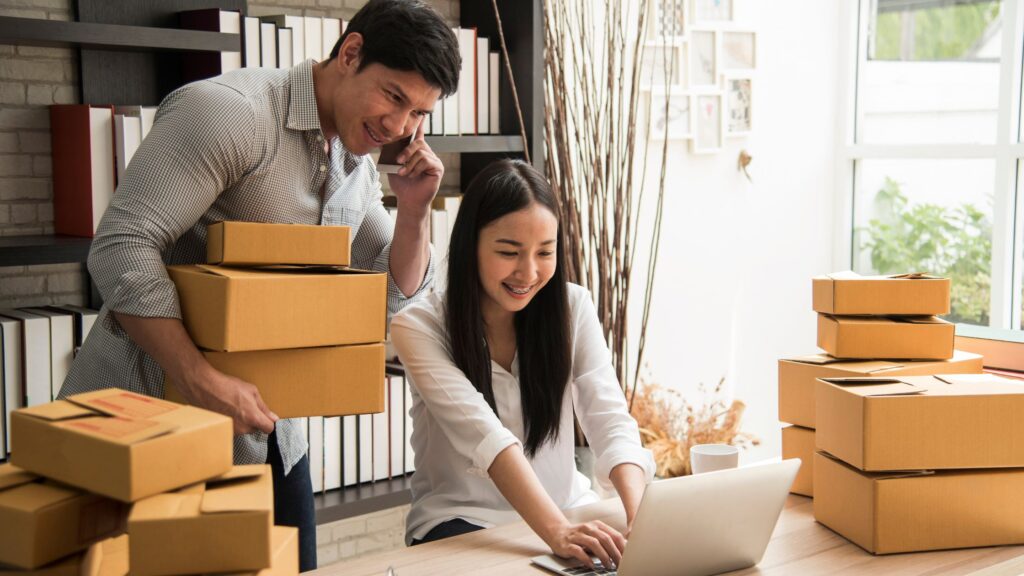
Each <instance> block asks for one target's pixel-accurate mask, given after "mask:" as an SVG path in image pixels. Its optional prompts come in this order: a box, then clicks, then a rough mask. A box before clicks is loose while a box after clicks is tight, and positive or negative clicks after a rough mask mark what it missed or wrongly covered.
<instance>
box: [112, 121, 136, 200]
mask: <svg viewBox="0 0 1024 576" xmlns="http://www.w3.org/2000/svg"><path fill="white" fill-rule="evenodd" d="M141 142H142V119H141V118H137V117H135V116H126V115H124V114H115V115H114V159H115V161H116V162H117V183H118V184H120V183H121V182H123V181H124V171H125V170H127V169H128V163H129V162H131V160H132V156H133V155H135V151H136V150H138V149H139V144H140V143H141Z"/></svg>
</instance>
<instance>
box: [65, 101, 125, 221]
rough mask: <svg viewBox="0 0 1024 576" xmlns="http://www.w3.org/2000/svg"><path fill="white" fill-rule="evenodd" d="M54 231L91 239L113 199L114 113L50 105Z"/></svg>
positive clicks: (81, 106)
mask: <svg viewBox="0 0 1024 576" xmlns="http://www.w3.org/2000/svg"><path fill="white" fill-rule="evenodd" d="M50 141H51V148H52V160H53V228H54V232H55V233H57V234H67V235H70V236H84V237H88V238H91V237H92V236H94V235H95V233H96V228H97V227H98V226H99V223H100V218H102V217H103V213H104V212H106V210H107V206H109V205H110V199H111V198H113V196H114V182H115V178H116V176H115V167H114V108H113V107H112V106H90V105H88V104H55V105H53V106H50Z"/></svg>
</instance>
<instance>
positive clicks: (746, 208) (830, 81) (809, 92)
mask: <svg viewBox="0 0 1024 576" xmlns="http://www.w3.org/2000/svg"><path fill="white" fill-rule="evenodd" d="M735 16H736V24H737V25H738V26H749V27H751V28H753V29H754V30H756V31H757V72H756V77H755V84H754V95H753V103H754V104H753V105H754V108H753V122H754V128H753V134H752V135H751V136H749V137H747V138H746V139H733V140H726V142H725V147H724V148H723V150H722V151H721V152H719V153H717V154H714V155H708V156H697V155H693V154H691V153H690V152H689V148H688V143H687V142H672V143H670V148H669V171H668V180H667V181H668V186H667V189H668V193H667V197H666V201H665V216H664V224H663V236H662V245H661V253H660V259H659V266H658V269H657V272H656V282H655V301H654V304H653V306H652V309H653V311H654V313H653V319H652V321H651V325H650V328H649V330H650V332H649V336H648V350H647V352H646V354H645V357H646V359H647V361H648V362H649V364H650V371H651V373H652V374H653V377H654V378H653V379H654V380H655V381H657V382H658V383H661V384H663V385H666V386H671V387H674V388H676V389H678V390H680V391H682V392H683V394H684V396H685V397H686V398H687V400H688V401H689V402H690V403H696V404H699V403H701V402H702V398H701V397H700V396H699V394H698V391H697V390H698V383H700V382H703V383H705V384H706V385H707V386H708V388H709V389H713V388H714V385H715V384H716V383H717V382H718V380H719V378H720V377H721V376H723V375H724V376H726V378H727V390H726V393H727V394H728V395H729V396H728V397H729V398H731V397H732V395H733V394H734V395H735V397H736V398H739V399H741V400H743V401H744V402H745V403H746V404H747V412H746V415H745V417H744V429H745V430H746V431H749V432H752V433H754V434H756V435H757V436H758V437H760V439H761V446H760V447H758V448H756V449H754V450H752V451H749V452H747V453H745V454H744V455H743V460H744V461H747V462H749V461H753V460H759V459H763V458H769V457H774V456H778V455H779V454H780V453H781V437H780V434H779V424H778V418H777V396H778V395H777V369H776V360H777V359H778V358H780V357H785V356H793V355H802V354H809V353H813V352H816V351H817V348H816V347H815V333H816V326H815V316H814V313H813V312H812V311H811V291H810V288H811V277H812V276H814V275H816V274H821V273H825V272H828V271H830V270H831V269H832V267H833V264H832V228H833V225H832V222H833V205H834V200H833V198H834V196H835V194H834V188H835V170H836V167H835V150H836V145H837V142H838V141H837V136H836V132H837V129H838V126H837V122H836V117H837V114H840V113H841V111H840V107H839V102H840V98H839V90H840V78H839V73H838V66H839V64H840V54H839V50H840V45H839V40H838V38H839V37H840V36H841V34H840V30H841V28H840V26H841V25H842V24H841V23H840V10H839V3H838V2H821V1H820V0H778V1H774V2H763V1H757V0H736V9H735ZM743 149H745V150H747V151H748V152H749V153H750V154H751V155H752V156H753V159H754V160H753V163H752V164H751V166H750V168H749V170H750V174H751V177H752V178H753V183H750V182H748V181H747V180H746V178H745V177H744V176H743V175H742V174H741V173H739V172H738V171H737V169H736V161H737V157H738V155H739V152H740V150H743ZM652 156H655V154H652ZM651 163H652V164H654V163H655V159H654V158H652V159H651ZM652 174H653V175H654V176H655V178H654V180H656V175H657V172H656V171H654V172H652ZM651 180H652V178H651V176H649V177H648V181H649V182H650V181H651ZM650 193H653V192H650ZM643 236H644V235H643V234H641V238H643ZM645 258H646V256H642V257H640V258H638V259H637V262H638V263H639V262H644V260H645ZM639 280H640V281H639V282H638V283H637V284H635V286H636V287H637V288H635V289H636V290H637V291H638V292H637V293H635V297H634V304H637V305H636V306H634V307H633V309H632V310H631V318H632V320H633V321H634V322H635V323H636V322H639V319H640V312H641V309H640V307H639V305H638V304H639V300H640V297H639V290H640V286H641V283H642V278H641V279H639ZM637 328H638V326H637V327H634V328H631V334H632V335H633V336H634V337H635V336H636V334H637Z"/></svg>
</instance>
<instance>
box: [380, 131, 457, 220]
mask: <svg viewBox="0 0 1024 576" xmlns="http://www.w3.org/2000/svg"><path fill="white" fill-rule="evenodd" d="M422 124H423V119H421V120H420V123H419V124H417V126H416V128H415V133H416V137H415V138H414V139H413V141H412V142H411V143H410V144H409V145H408V146H406V148H405V150H403V151H402V152H401V153H400V154H399V155H398V158H397V160H398V163H399V164H402V165H403V166H402V168H401V169H400V170H399V171H398V174H388V183H389V184H390V185H391V190H392V191H394V193H395V196H396V197H397V198H398V205H399V207H400V208H401V206H403V205H409V206H414V207H418V208H421V209H425V208H427V207H429V205H430V202H431V200H433V199H434V196H435V195H436V194H437V190H438V188H440V187H441V177H442V176H444V164H442V163H441V159H440V158H438V157H437V155H436V154H434V151H433V150H431V149H430V146H429V145H428V144H427V140H426V136H424V134H423V130H422V127H421V125H422Z"/></svg>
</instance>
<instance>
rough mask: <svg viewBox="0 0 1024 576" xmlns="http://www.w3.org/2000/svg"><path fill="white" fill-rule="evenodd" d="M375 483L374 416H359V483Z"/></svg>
mask: <svg viewBox="0 0 1024 576" xmlns="http://www.w3.org/2000/svg"><path fill="white" fill-rule="evenodd" d="M364 482H373V415H372V414H360V415H359V483H360V484H362V483H364Z"/></svg>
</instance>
